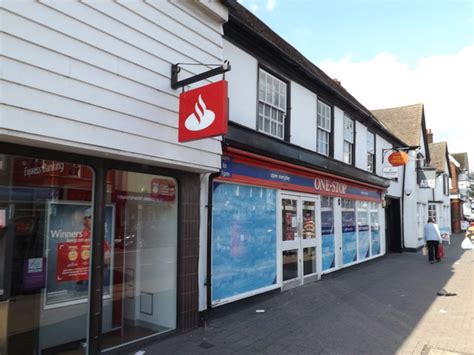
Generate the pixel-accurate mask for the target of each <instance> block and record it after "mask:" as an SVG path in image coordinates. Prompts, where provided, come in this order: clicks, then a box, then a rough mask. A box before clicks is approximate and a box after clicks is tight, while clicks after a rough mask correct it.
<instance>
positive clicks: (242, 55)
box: [224, 40, 258, 129]
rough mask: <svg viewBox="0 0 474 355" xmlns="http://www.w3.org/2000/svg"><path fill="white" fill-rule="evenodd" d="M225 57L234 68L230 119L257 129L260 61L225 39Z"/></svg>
mask: <svg viewBox="0 0 474 355" xmlns="http://www.w3.org/2000/svg"><path fill="white" fill-rule="evenodd" d="M224 57H225V58H226V59H228V60H229V61H230V65H231V67H232V70H231V71H230V72H228V73H226V79H227V80H228V81H229V98H230V103H229V119H230V120H231V121H234V122H236V123H239V124H241V125H244V126H246V127H249V128H251V129H257V77H258V76H257V75H258V62H257V60H256V59H255V58H254V57H252V56H251V55H249V54H247V53H246V52H244V51H243V50H241V49H240V48H238V47H237V46H235V45H233V44H232V43H230V42H228V41H226V40H224Z"/></svg>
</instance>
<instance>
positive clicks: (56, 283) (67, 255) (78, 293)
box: [45, 202, 114, 308]
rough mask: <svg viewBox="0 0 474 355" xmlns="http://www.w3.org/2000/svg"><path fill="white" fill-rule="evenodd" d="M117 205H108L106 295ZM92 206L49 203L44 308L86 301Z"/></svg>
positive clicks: (105, 262) (74, 203)
mask: <svg viewBox="0 0 474 355" xmlns="http://www.w3.org/2000/svg"><path fill="white" fill-rule="evenodd" d="M113 218H114V206H112V205H109V206H107V207H106V213H105V240H104V291H103V293H104V295H106V296H109V295H110V291H111V290H110V282H111V272H112V264H113V260H112V259H113V258H112V255H113V242H112V236H113V234H114V233H113V228H114V223H113ZM91 228H92V209H91V206H90V205H89V204H87V203H78V202H72V203H69V202H50V203H49V204H48V216H47V223H46V236H47V237H46V241H47V242H46V250H45V256H46V261H47V268H46V269H47V274H46V288H45V308H53V307H60V306H64V305H68V304H74V303H82V302H87V297H88V288H89V281H88V280H89V269H90V258H91V240H92V230H91Z"/></svg>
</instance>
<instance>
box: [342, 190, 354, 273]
mask: <svg viewBox="0 0 474 355" xmlns="http://www.w3.org/2000/svg"><path fill="white" fill-rule="evenodd" d="M341 207H342V263H343V264H344V265H345V264H350V263H353V262H355V261H357V237H356V224H355V220H356V216H355V201H354V200H350V199H347V198H343V199H341Z"/></svg>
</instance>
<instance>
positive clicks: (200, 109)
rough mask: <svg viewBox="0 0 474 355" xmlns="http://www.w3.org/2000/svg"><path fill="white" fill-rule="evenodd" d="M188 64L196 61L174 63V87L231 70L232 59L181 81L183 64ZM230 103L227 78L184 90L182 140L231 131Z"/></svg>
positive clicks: (192, 139)
mask: <svg viewBox="0 0 474 355" xmlns="http://www.w3.org/2000/svg"><path fill="white" fill-rule="evenodd" d="M184 65H195V64H185V63H178V64H173V65H172V66H171V87H172V88H173V89H177V88H180V87H182V88H184V87H185V86H187V85H190V84H192V83H195V82H198V81H201V80H204V79H207V78H210V77H211V76H215V75H218V74H223V73H225V72H226V71H229V70H230V64H229V62H227V61H225V62H224V64H223V65H219V66H218V67H217V68H214V69H211V70H208V71H207V72H204V73H201V74H198V75H195V76H193V77H190V78H187V79H184V80H181V81H178V73H179V71H180V70H181V66H184ZM207 65H209V64H207ZM228 102H229V100H228V83H227V81H226V80H224V78H223V79H222V80H220V81H217V82H214V83H211V84H208V85H204V86H201V87H198V88H195V89H192V90H189V91H186V92H182V93H181V94H180V95H179V124H178V142H180V143H182V142H189V141H194V140H199V139H204V138H210V137H215V136H221V135H225V134H227V129H228V116H229V114H228V113H229V108H228V106H229V105H228Z"/></svg>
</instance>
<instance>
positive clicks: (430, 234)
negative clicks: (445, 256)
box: [423, 217, 442, 264]
mask: <svg viewBox="0 0 474 355" xmlns="http://www.w3.org/2000/svg"><path fill="white" fill-rule="evenodd" d="M423 237H424V239H425V242H426V246H427V248H428V260H429V261H430V264H434V262H435V260H436V261H437V262H439V261H441V259H438V245H439V243H440V242H441V240H442V239H441V233H440V232H439V228H438V225H437V224H436V220H435V219H434V218H432V217H430V218H428V223H426V224H425V226H424V228H423Z"/></svg>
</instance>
